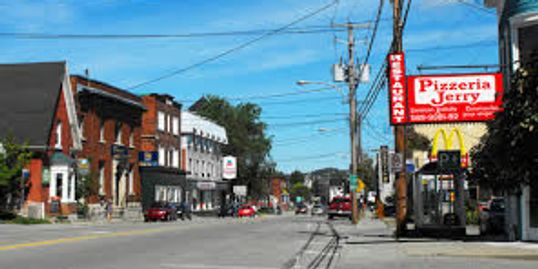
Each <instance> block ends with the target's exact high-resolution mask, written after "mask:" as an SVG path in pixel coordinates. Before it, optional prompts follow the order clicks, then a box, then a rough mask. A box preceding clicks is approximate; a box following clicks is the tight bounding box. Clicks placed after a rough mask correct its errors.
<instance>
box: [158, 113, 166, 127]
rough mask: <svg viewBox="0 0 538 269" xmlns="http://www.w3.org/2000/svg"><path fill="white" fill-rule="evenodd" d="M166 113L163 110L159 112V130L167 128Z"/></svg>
mask: <svg viewBox="0 0 538 269" xmlns="http://www.w3.org/2000/svg"><path fill="white" fill-rule="evenodd" d="M164 124H165V115H164V112H162V111H159V112H157V129H158V130H159V131H163V132H164V130H165V126H164Z"/></svg>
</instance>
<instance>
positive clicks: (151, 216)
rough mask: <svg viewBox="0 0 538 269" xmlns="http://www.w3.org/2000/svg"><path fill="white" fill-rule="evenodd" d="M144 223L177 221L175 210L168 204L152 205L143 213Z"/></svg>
mask: <svg viewBox="0 0 538 269" xmlns="http://www.w3.org/2000/svg"><path fill="white" fill-rule="evenodd" d="M144 220H145V221H172V220H177V209H176V208H175V207H174V206H173V205H171V204H169V203H159V202H157V203H153V204H152V205H151V207H150V208H148V210H146V211H145V212H144Z"/></svg>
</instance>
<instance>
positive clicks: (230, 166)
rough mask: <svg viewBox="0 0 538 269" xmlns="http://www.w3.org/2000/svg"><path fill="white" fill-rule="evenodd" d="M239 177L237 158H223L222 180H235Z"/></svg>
mask: <svg viewBox="0 0 538 269" xmlns="http://www.w3.org/2000/svg"><path fill="white" fill-rule="evenodd" d="M236 177H237V158H235V157H234V156H225V157H224V158H222V178H224V179H234V178H236Z"/></svg>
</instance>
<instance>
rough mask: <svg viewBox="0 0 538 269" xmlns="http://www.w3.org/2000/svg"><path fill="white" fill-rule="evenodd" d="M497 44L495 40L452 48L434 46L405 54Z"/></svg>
mask: <svg viewBox="0 0 538 269" xmlns="http://www.w3.org/2000/svg"><path fill="white" fill-rule="evenodd" d="M496 45H497V42H496V41H494V40H487V41H486V40H483V41H478V42H471V43H467V44H460V45H452V46H434V47H425V48H416V49H406V50H405V52H407V53H409V52H429V51H432V50H433V51H437V50H452V49H466V48H473V47H483V46H496Z"/></svg>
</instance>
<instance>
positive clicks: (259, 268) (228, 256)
mask: <svg viewBox="0 0 538 269" xmlns="http://www.w3.org/2000/svg"><path fill="white" fill-rule="evenodd" d="M331 224H332V225H328V224H327V222H326V221H325V220H324V219H323V218H312V217H310V216H298V217H297V216H277V217H265V218H258V219H255V220H251V219H244V220H238V219H224V220H222V219H213V218H204V219H196V220H194V221H193V222H181V221H180V222H176V223H149V224H148V223H120V224H112V225H71V224H63V225H62V224H60V225H33V226H20V225H0V269H19V268H20V269H33V268H39V269H49V268H50V269H52V268H54V269H75V268H76V269H86V268H88V269H89V268H95V269H97V268H99V269H108V268H114V269H123V268H129V269H130V268H133V269H137V268H143V269H151V268H159V269H161V268H162V269H167V268H170V269H174V268H178V269H182V268H192V269H212V268H221V269H231V268H236V269H246V268H251V269H266V268H391V269H392V268H413V269H414V268H488V269H493V268H503V269H505V268H536V266H537V265H538V262H537V261H536V260H526V261H525V260H523V261H520V260H510V259H484V258H477V257H448V256H439V254H435V253H437V252H435V253H434V252H432V251H434V250H435V249H438V250H444V249H445V248H447V247H448V246H451V247H454V246H456V248H458V249H459V248H460V247H459V245H454V244H459V243H457V242H456V243H454V242H434V243H430V242H407V243H402V242H395V241H394V239H392V238H390V235H389V234H388V233H389V232H387V230H386V229H384V228H383V226H381V225H380V224H379V222H375V223H374V222H372V223H368V222H364V223H361V224H360V225H359V226H358V227H352V226H350V225H349V222H348V221H347V220H337V221H333V222H331ZM332 228H336V230H332ZM334 231H337V232H338V233H339V234H340V235H341V236H342V237H341V238H338V240H337V237H335V234H334ZM430 252H431V253H434V254H428V253H430Z"/></svg>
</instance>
